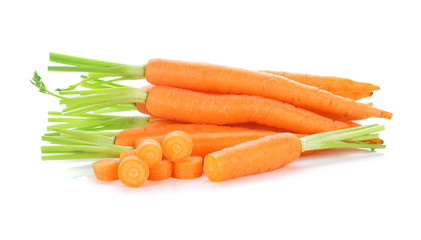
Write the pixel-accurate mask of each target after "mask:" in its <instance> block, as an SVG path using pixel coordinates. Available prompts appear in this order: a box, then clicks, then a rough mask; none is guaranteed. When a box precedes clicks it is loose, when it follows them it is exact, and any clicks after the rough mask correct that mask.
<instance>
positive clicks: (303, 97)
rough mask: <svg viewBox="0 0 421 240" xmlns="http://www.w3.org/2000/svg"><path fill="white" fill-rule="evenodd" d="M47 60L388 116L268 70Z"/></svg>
mask: <svg viewBox="0 0 421 240" xmlns="http://www.w3.org/2000/svg"><path fill="white" fill-rule="evenodd" d="M50 61H52V62H59V63H63V64H68V65H73V66H63V67H61V66H60V67H49V70H50V71H74V72H88V73H90V74H93V75H95V76H101V77H108V76H114V77H115V76H121V77H122V78H123V79H134V78H138V79H139V78H146V79H147V81H149V82H150V83H152V84H155V85H165V86H172V87H179V88H185V89H190V90H195V91H204V92H215V93H222V94H246V95H255V96H262V97H266V98H271V99H276V100H279V101H282V102H285V103H289V104H292V105H294V106H297V107H301V108H305V109H309V110H319V111H324V112H328V113H332V114H336V115H342V116H347V117H348V119H349V120H355V119H364V118H369V117H381V118H388V119H390V118H392V113H390V112H387V111H384V110H381V109H377V108H373V107H370V106H368V105H366V104H363V103H359V102H356V101H354V100H352V99H349V98H343V97H340V96H337V95H334V94H332V93H331V92H328V91H325V90H322V89H319V88H316V87H313V86H308V85H305V84H301V83H298V82H296V81H293V80H289V79H288V78H285V77H283V76H278V75H273V74H269V73H263V72H257V71H249V70H244V69H239V68H232V67H226V66H219V65H214V64H207V63H194V62H184V61H175V60H165V59H151V60H149V61H148V63H147V65H141V66H129V65H124V64H117V63H110V62H104V61H97V60H92V59H86V58H78V57H73V56H67V55H63V54H56V53H51V54H50ZM125 99H126V100H121V101H120V102H119V103H120V104H127V103H128V99H127V98H125ZM109 103H110V102H109ZM109 103H108V104H109ZM104 105H106V104H104ZM148 111H150V109H149V108H148ZM152 113H153V112H152Z"/></svg>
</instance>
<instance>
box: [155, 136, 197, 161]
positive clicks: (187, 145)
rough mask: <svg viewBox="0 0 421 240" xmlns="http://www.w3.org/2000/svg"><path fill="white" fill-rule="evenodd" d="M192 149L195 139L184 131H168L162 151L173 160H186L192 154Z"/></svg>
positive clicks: (167, 157)
mask: <svg viewBox="0 0 421 240" xmlns="http://www.w3.org/2000/svg"><path fill="white" fill-rule="evenodd" d="M192 150H193V140H192V138H191V137H190V135H189V134H187V133H185V132H183V131H174V132H170V133H168V134H167V135H166V136H165V138H164V141H163V142H162V153H163V154H164V156H165V158H166V159H168V160H170V161H173V162H179V161H184V160H186V159H187V158H189V157H190V156H191V152H192Z"/></svg>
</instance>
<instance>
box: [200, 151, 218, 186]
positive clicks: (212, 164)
mask: <svg viewBox="0 0 421 240" xmlns="http://www.w3.org/2000/svg"><path fill="white" fill-rule="evenodd" d="M203 171H205V175H206V177H208V178H209V180H211V181H212V182H219V181H220V180H219V179H218V176H219V168H218V163H217V162H216V159H215V158H214V157H213V156H212V155H206V157H205V160H204V163H203Z"/></svg>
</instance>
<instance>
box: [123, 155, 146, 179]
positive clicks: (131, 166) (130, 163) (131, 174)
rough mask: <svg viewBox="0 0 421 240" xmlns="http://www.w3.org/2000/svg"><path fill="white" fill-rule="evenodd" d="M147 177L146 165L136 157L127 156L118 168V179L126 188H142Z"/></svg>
mask: <svg viewBox="0 0 421 240" xmlns="http://www.w3.org/2000/svg"><path fill="white" fill-rule="evenodd" d="M148 176H149V168H148V165H147V164H146V163H145V162H144V161H142V160H140V159H139V158H138V157H136V156H133V155H131V156H127V157H126V158H125V159H123V161H122V162H121V163H120V165H119V166H118V178H119V179H120V181H121V182H122V183H123V184H124V185H126V186H128V187H140V186H142V185H143V184H144V183H145V181H146V179H148Z"/></svg>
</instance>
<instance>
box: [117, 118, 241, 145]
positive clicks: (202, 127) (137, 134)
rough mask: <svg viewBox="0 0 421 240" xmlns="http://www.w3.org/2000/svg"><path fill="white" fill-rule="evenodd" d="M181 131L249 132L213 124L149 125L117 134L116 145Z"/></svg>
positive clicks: (130, 143) (190, 132)
mask: <svg viewBox="0 0 421 240" xmlns="http://www.w3.org/2000/svg"><path fill="white" fill-rule="evenodd" d="M176 130H180V131H183V132H186V133H188V134H192V133H212V132H236V131H238V132H239V131H244V130H248V129H246V128H236V127H227V126H217V125H211V124H185V123H178V124H169V125H159V127H156V125H153V124H152V125H148V126H146V127H139V128H130V129H126V130H123V131H121V132H120V133H119V134H117V136H116V138H115V141H114V143H115V144H117V145H120V146H134V145H135V143H136V141H137V140H138V139H140V138H143V137H153V136H158V135H166V134H168V133H170V132H173V131H176Z"/></svg>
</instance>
